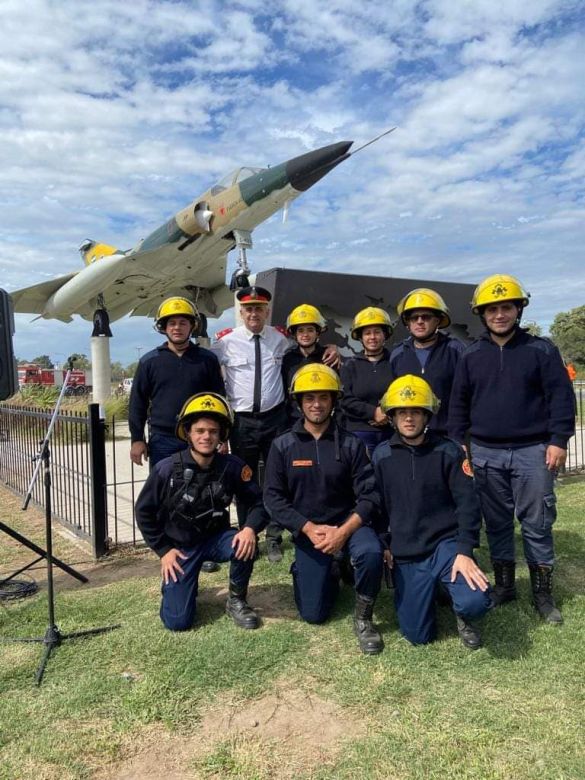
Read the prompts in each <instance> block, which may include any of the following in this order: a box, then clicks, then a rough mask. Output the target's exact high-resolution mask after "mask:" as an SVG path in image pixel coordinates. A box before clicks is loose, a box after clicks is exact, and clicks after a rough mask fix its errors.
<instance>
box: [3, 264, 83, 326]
mask: <svg viewBox="0 0 585 780" xmlns="http://www.w3.org/2000/svg"><path fill="white" fill-rule="evenodd" d="M78 273H79V271H73V272H72V273H70V274H65V276H58V277H56V278H55V279H50V280H49V281H48V282H41V283H40V284H33V285H32V287H24V288H23V289H22V290H16V291H15V292H13V293H11V294H10V297H11V298H12V302H13V304H14V311H16V312H26V313H27V314H42V313H43V311H44V309H45V305H46V303H47V301H48V300H49V298H50V297H51V295H53V294H54V293H55V292H57V290H59V289H60V288H61V287H63V285H65V284H67V282H69V281H71V279H73V277H74V276H77V274H78ZM59 319H61V320H62V321H63V322H71V320H72V319H73V318H72V317H60V318H59Z"/></svg>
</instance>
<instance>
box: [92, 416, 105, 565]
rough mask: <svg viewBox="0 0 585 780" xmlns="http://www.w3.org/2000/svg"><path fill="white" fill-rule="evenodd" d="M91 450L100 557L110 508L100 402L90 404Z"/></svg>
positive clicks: (96, 551) (95, 538)
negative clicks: (107, 498) (108, 506)
mask: <svg viewBox="0 0 585 780" xmlns="http://www.w3.org/2000/svg"><path fill="white" fill-rule="evenodd" d="M89 451H90V469H91V471H90V474H91V508H92V519H93V523H92V534H91V535H92V546H93V554H94V556H95V557H96V558H100V557H101V556H102V555H105V554H106V552H107V549H108V547H107V541H106V540H107V537H108V508H107V501H106V484H107V478H106V425H105V421H104V420H103V419H101V418H100V407H99V404H89Z"/></svg>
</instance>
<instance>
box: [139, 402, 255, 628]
mask: <svg viewBox="0 0 585 780" xmlns="http://www.w3.org/2000/svg"><path fill="white" fill-rule="evenodd" d="M232 420H233V415H232V411H231V409H230V406H229V404H228V402H227V401H226V399H225V398H224V397H223V396H221V395H218V394H216V393H197V394H196V395H194V396H192V397H191V398H189V400H188V401H187V402H186V403H185V405H184V406H183V409H182V410H181V412H180V414H179V418H178V423H177V428H176V435H177V436H178V438H179V439H182V440H183V441H186V442H187V443H188V450H182V451H180V452H177V453H176V454H175V455H171V456H170V457H168V458H165V459H164V460H162V461H160V462H159V463H157V464H156V466H155V467H154V468H153V470H152V471H151V473H150V475H149V477H148V479H147V480H146V482H145V484H144V487H143V489H142V491H141V493H140V496H139V497H138V501H137V502H136V521H137V523H138V527H139V528H140V531H141V532H142V535H143V537H144V540H145V542H146V543H147V545H148V546H149V547H150V548H151V549H152V550H154V552H155V553H156V554H157V555H158V556H159V558H160V561H161V574H162V579H163V583H162V603H161V608H160V616H161V620H162V622H163V623H164V624H165V626H166V627H167V628H169V629H170V630H171V631H185V630H187V629H188V628H190V627H191V626H192V625H193V622H194V620H195V608H196V598H197V587H198V580H199V572H200V570H201V565H202V564H203V562H204V561H215V562H217V563H221V562H222V561H230V575H229V576H230V581H229V596H228V600H227V604H226V612H227V614H228V615H230V616H231V617H232V618H233V620H234V623H235V624H236V625H237V626H239V627H240V628H258V625H259V620H258V616H257V615H256V613H255V612H254V611H253V610H252V609H251V607H250V606H249V605H248V603H247V602H246V596H247V592H248V582H249V580H250V576H251V574H252V568H253V565H254V556H255V553H256V535H257V533H259V532H260V531H261V530H262V527H263V522H264V521H263V518H264V516H265V514H264V511H263V506H262V493H261V491H260V488H259V487H258V485H257V484H256V483H255V482H254V481H253V480H252V470H251V469H250V467H249V466H247V465H246V464H245V463H244V462H243V461H242V460H240V459H239V458H237V457H236V456H235V455H222V454H220V453H219V452H218V447H219V446H220V444H221V443H222V442H225V441H227V438H228V434H229V430H230V427H231V425H232ZM234 496H235V497H236V498H237V499H238V501H239V502H241V503H242V505H244V506H245V507H246V509H247V513H246V518H247V519H246V523H245V524H244V526H243V527H242V528H241V529H240V530H239V531H236V529H235V528H230V518H229V505H230V504H231V502H232V499H233V498H234Z"/></svg>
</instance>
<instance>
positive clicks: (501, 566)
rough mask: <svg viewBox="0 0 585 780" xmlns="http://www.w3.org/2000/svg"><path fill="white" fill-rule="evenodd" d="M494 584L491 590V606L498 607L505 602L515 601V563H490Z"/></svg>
mask: <svg viewBox="0 0 585 780" xmlns="http://www.w3.org/2000/svg"><path fill="white" fill-rule="evenodd" d="M492 565H493V567H494V578H495V580H496V584H495V586H494V589H493V590H492V604H493V606H494V607H499V606H500V604H505V603H506V601H514V600H515V599H516V585H515V581H516V563H515V562H514V561H492Z"/></svg>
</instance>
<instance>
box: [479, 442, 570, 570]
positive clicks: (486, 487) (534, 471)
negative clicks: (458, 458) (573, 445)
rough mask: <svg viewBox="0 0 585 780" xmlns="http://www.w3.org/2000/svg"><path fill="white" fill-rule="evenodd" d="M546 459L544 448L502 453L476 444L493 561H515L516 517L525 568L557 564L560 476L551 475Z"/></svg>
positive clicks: (531, 447)
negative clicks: (557, 485)
mask: <svg viewBox="0 0 585 780" xmlns="http://www.w3.org/2000/svg"><path fill="white" fill-rule="evenodd" d="M545 458H546V445H544V444H534V445H532V446H530V447H518V448H516V449H507V450H505V449H502V450H500V449H495V448H493V447H482V446H480V445H479V444H475V443H474V442H472V443H471V459H472V461H473V473H474V478H475V485H476V488H477V492H478V494H479V500H480V502H481V511H482V513H483V517H484V520H485V530H486V534H487V538H488V544H489V547H490V555H491V557H492V560H494V561H514V560H515V559H516V555H515V550H514V515H516V517H517V518H518V522H519V523H520V531H521V533H522V544H523V546H524V557H525V558H526V562H527V563H542V564H546V565H547V566H552V565H553V564H554V561H555V555H554V548H553V536H552V527H553V523H554V521H555V520H556V517H557V507H556V497H555V493H554V479H555V474H554V473H553V472H552V471H549V470H548V469H547V467H546V463H545Z"/></svg>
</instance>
